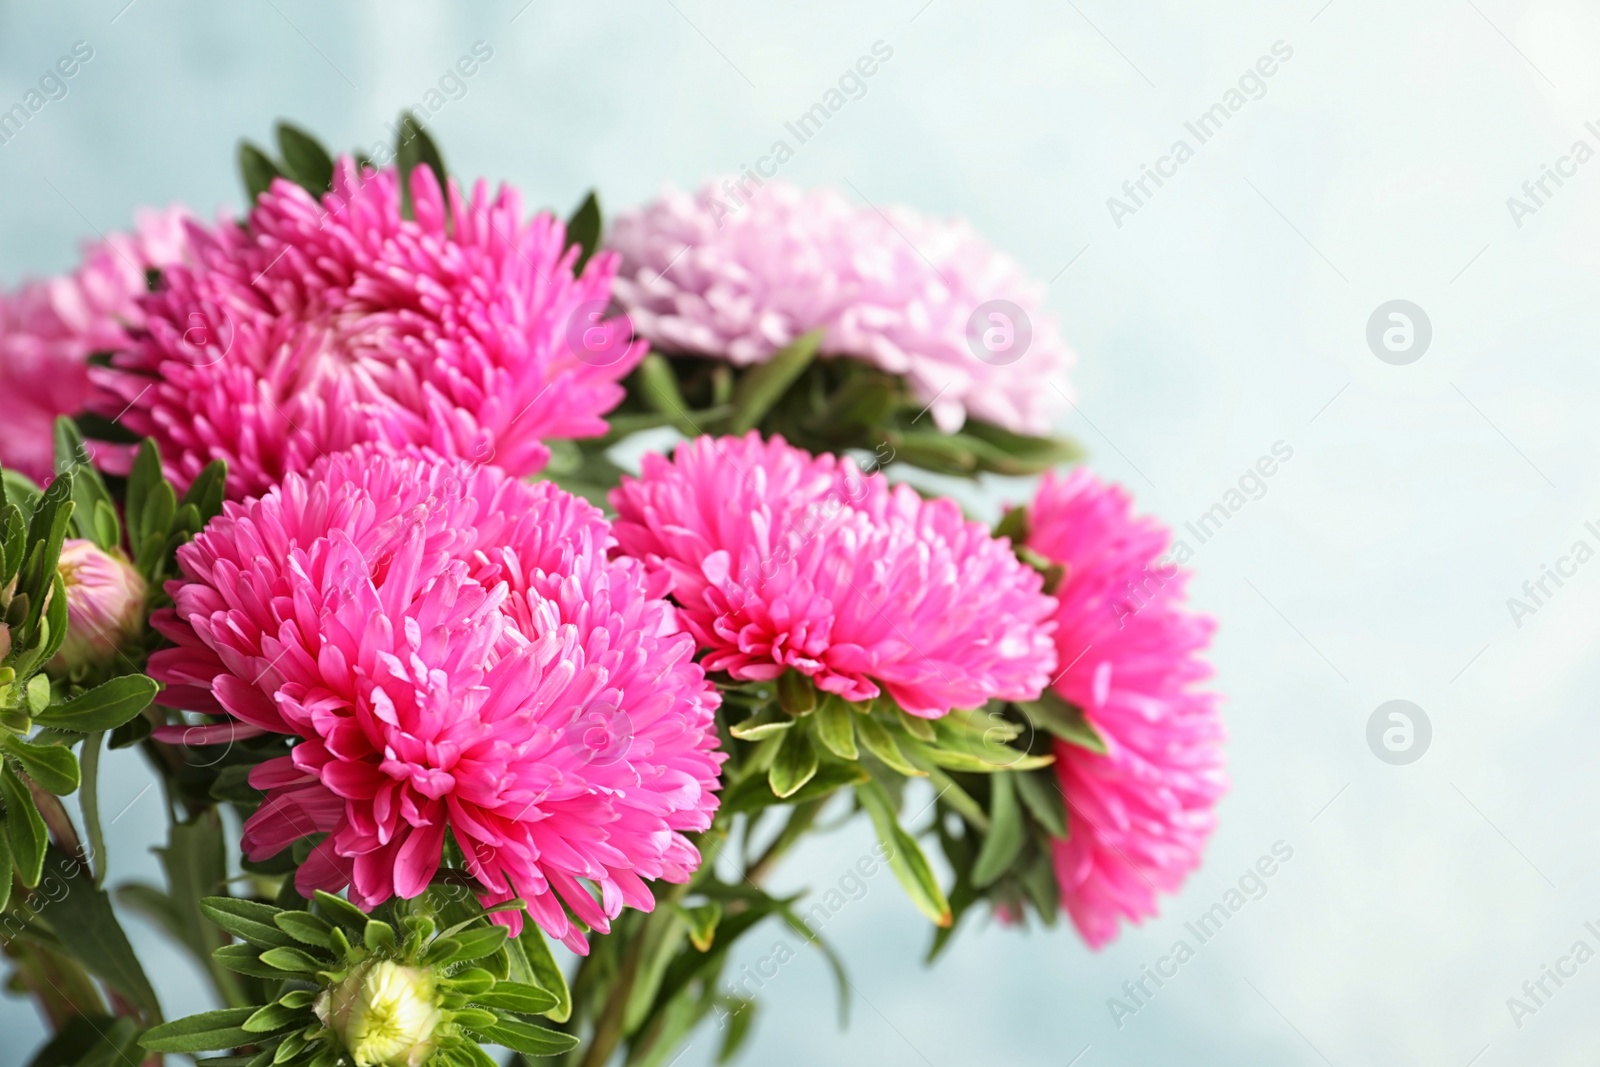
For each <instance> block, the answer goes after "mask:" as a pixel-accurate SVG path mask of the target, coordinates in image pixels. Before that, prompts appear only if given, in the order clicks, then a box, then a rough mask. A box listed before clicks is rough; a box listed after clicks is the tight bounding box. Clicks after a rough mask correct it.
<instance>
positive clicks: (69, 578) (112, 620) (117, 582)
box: [52, 537, 145, 670]
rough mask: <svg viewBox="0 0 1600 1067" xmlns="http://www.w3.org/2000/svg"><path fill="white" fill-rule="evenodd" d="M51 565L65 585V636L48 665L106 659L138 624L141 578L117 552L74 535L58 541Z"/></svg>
mask: <svg viewBox="0 0 1600 1067" xmlns="http://www.w3.org/2000/svg"><path fill="white" fill-rule="evenodd" d="M56 569H57V570H58V571H60V573H61V581H62V584H63V585H65V586H66V589H67V636H66V637H65V638H64V639H63V640H62V642H61V648H60V650H59V651H58V652H57V653H56V655H55V659H54V660H53V662H52V666H56V667H60V668H63V669H66V670H72V669H74V668H77V667H85V666H95V665H98V664H103V663H106V662H108V661H110V660H111V659H112V657H114V656H116V654H117V650H118V649H120V648H121V647H122V646H123V644H124V643H126V642H127V641H128V640H129V639H130V638H132V637H135V636H137V635H138V633H139V632H140V630H142V629H143V627H144V608H145V602H144V598H145V585H144V579H143V578H141V577H140V576H139V572H138V571H136V570H134V569H133V566H132V564H130V563H129V562H128V561H127V560H125V559H123V558H121V556H120V555H114V554H112V553H109V552H106V551H104V550H102V549H101V548H99V547H98V546H97V545H96V544H95V543H94V542H93V541H85V540H82V539H80V538H76V537H73V538H68V539H67V540H66V541H65V542H63V543H62V545H61V558H60V561H59V562H58V563H57V564H56Z"/></svg>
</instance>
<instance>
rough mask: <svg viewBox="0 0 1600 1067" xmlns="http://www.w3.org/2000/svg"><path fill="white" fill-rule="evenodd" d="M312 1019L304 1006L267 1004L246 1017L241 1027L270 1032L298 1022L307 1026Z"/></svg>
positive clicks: (260, 1032) (253, 1031)
mask: <svg viewBox="0 0 1600 1067" xmlns="http://www.w3.org/2000/svg"><path fill="white" fill-rule="evenodd" d="M312 1021H313V1019H312V1017H311V1013H310V1012H309V1011H307V1010H306V1009H304V1008H290V1007H287V1006H285V1005H283V1004H267V1005H265V1006H263V1007H262V1008H260V1009H259V1010H257V1011H256V1013H255V1014H254V1015H252V1016H250V1018H248V1019H246V1020H245V1021H244V1022H243V1023H242V1024H241V1028H242V1029H245V1030H248V1031H250V1032H251V1033H252V1034H270V1033H272V1032H273V1031H275V1030H282V1029H283V1028H284V1027H286V1026H288V1025H290V1024H291V1023H296V1022H298V1023H299V1024H300V1025H301V1026H305V1025H306V1024H307V1023H310V1022H312Z"/></svg>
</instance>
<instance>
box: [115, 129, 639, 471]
mask: <svg viewBox="0 0 1600 1067" xmlns="http://www.w3.org/2000/svg"><path fill="white" fill-rule="evenodd" d="M410 184H411V193H412V200H413V210H412V215H413V217H412V218H406V217H404V216H403V214H402V204H401V195H400V193H401V190H400V176H399V172H398V171H397V170H396V169H394V168H390V169H387V170H382V171H373V170H371V169H365V170H358V169H357V167H356V165H355V164H354V163H353V162H352V161H351V160H349V159H343V160H341V161H340V162H339V164H338V167H337V169H336V171H335V175H334V187H333V190H332V192H330V193H328V194H327V195H325V196H323V197H321V198H320V199H318V198H316V197H313V196H312V195H311V194H309V193H307V192H306V191H305V190H304V189H302V188H301V187H300V186H298V185H295V184H294V183H292V182H289V181H284V180H279V181H276V182H274V183H273V186H272V188H271V189H270V190H269V191H268V192H266V193H264V194H263V195H262V196H261V197H260V198H259V199H258V200H257V201H256V204H255V207H254V208H253V209H252V210H251V212H250V215H249V217H248V219H247V220H246V222H245V223H244V224H243V225H232V224H230V225H225V226H222V227H219V228H218V230H217V232H216V233H214V234H210V235H205V236H203V237H201V238H198V239H197V241H196V244H197V250H198V259H199V265H198V266H197V267H196V268H195V269H193V270H175V271H172V272H171V273H170V275H169V276H168V277H167V278H166V284H165V285H164V287H163V289H162V291H160V292H158V293H155V294H152V295H151V296H150V297H149V298H148V299H147V301H146V314H147V316H148V318H149V322H148V330H149V332H148V335H147V336H145V337H143V338H141V339H140V341H139V343H138V344H137V345H136V346H135V347H133V348H132V349H131V350H130V351H128V352H126V353H124V354H122V355H120V356H118V357H117V359H116V361H115V369H113V370H108V371H104V372H101V379H102V381H103V382H104V383H105V384H106V385H107V386H108V387H109V389H110V390H111V391H112V392H113V393H114V394H115V396H116V398H117V399H116V401H115V403H117V404H119V405H128V406H129V410H128V411H127V413H126V415H124V416H123V422H124V423H126V424H127V425H128V426H129V427H130V428H131V429H133V430H135V431H136V432H138V433H141V434H147V435H150V436H152V437H154V438H155V439H156V441H157V442H158V443H159V444H160V445H161V448H162V456H163V458H164V460H165V462H166V464H167V474H168V476H169V477H171V478H172V479H173V480H174V481H175V482H177V483H178V484H179V485H180V486H182V485H187V484H188V482H189V481H190V480H192V479H193V478H194V476H195V475H196V474H197V473H198V472H199V471H200V469H201V468H202V467H203V466H204V465H205V464H206V463H207V462H209V461H211V460H213V459H224V460H226V461H227V463H228V490H229V495H230V497H232V498H235V499H242V498H243V497H244V496H246V495H249V494H254V493H260V492H263V491H264V490H266V489H267V488H269V487H270V486H272V485H275V484H276V483H277V482H278V481H279V479H281V478H282V477H283V476H284V475H285V474H287V473H289V472H291V471H304V470H305V469H306V468H308V467H309V466H310V465H311V463H312V461H314V460H315V459H317V457H318V456H321V455H324V454H328V453H332V452H336V451H339V450H341V449H344V448H348V447H349V446H351V445H353V444H356V443H358V442H361V441H374V440H376V441H385V442H388V443H392V444H418V445H425V446H428V447H430V448H432V449H434V450H435V451H437V452H439V453H441V454H443V455H449V456H459V457H463V458H467V459H472V460H475V461H480V462H493V463H495V464H496V465H498V466H500V467H503V468H505V469H506V470H507V471H508V472H510V473H512V474H516V475H522V474H529V473H532V472H534V471H537V470H539V469H540V468H542V467H543V465H544V463H545V461H546V459H547V458H548V455H549V453H548V450H547V449H546V447H545V445H544V444H543V442H544V441H546V440H549V439H552V438H575V437H588V436H595V435H598V434H601V433H604V432H605V429H606V424H605V421H604V420H603V418H602V417H601V416H602V415H603V414H604V413H605V412H606V411H608V410H610V409H611V408H612V407H613V406H615V405H616V403H617V402H618V401H619V400H620V399H621V398H622V395H623V391H622V387H621V386H620V385H619V384H618V382H619V380H620V379H621V378H622V377H623V376H625V375H626V374H627V373H628V371H629V370H631V369H632V368H633V366H634V364H635V363H637V362H638V360H639V359H640V358H641V357H642V355H643V353H644V346H643V345H642V344H640V343H635V342H633V341H632V339H631V334H630V332H629V328H628V324H627V322H626V321H625V320H622V319H610V320H603V319H602V318H601V316H602V314H603V313H604V311H605V309H606V308H607V306H608V305H609V303H610V298H611V278H612V274H613V273H614V271H615V269H616V257H615V256H612V255H604V254H602V255H596V256H594V257H593V258H592V259H591V260H590V261H589V263H588V264H587V266H586V267H585V269H584V271H583V273H582V274H581V275H578V276H576V277H575V276H574V274H573V266H574V263H575V262H576V259H577V256H578V254H579V250H578V248H577V247H576V246H574V247H573V248H570V249H568V248H566V235H565V229H564V227H563V226H562V224H561V222H560V221H559V220H557V219H556V218H555V217H554V216H552V215H549V214H540V215H535V216H534V217H532V218H531V219H525V218H524V217H523V212H522V201H521V198H520V196H519V195H518V194H517V192H516V191H515V190H513V189H511V188H509V187H501V188H500V189H499V190H498V191H496V192H493V193H491V192H490V190H489V187H488V184H487V183H485V182H481V181H480V182H479V183H478V184H477V185H476V186H474V187H473V189H472V191H471V194H470V195H468V194H467V193H465V192H463V190H462V189H461V188H460V187H459V186H458V185H457V184H456V183H455V182H453V181H452V182H450V183H449V186H448V189H446V190H441V189H440V188H439V184H438V182H437V181H436V180H435V178H434V174H433V171H432V170H430V169H429V168H427V167H418V168H416V170H414V171H413V172H412V174H411V179H410ZM111 403H112V402H111V401H107V405H106V406H107V407H109V406H110V405H111ZM122 462H126V457H124V458H123V460H122Z"/></svg>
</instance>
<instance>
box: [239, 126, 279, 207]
mask: <svg viewBox="0 0 1600 1067" xmlns="http://www.w3.org/2000/svg"><path fill="white" fill-rule="evenodd" d="M281 177H283V172H282V171H280V170H279V169H278V165H277V164H276V163H274V162H272V160H271V159H270V158H268V156H267V154H266V153H265V152H263V151H261V149H259V148H257V147H256V146H255V145H253V144H251V143H250V142H249V141H240V142H239V180H240V181H242V182H244V192H245V198H246V199H247V200H248V201H249V207H254V206H255V203H256V199H257V198H258V197H260V196H261V194H262V193H264V192H266V191H267V190H268V189H270V188H272V180H273V179H274V178H281Z"/></svg>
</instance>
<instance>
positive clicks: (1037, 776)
mask: <svg viewBox="0 0 1600 1067" xmlns="http://www.w3.org/2000/svg"><path fill="white" fill-rule="evenodd" d="M1016 778H1017V796H1018V798H1019V799H1021V801H1022V806H1023V807H1025V808H1027V809H1028V814H1030V815H1032V816H1033V817H1034V820H1035V821H1036V822H1038V824H1039V825H1040V826H1042V827H1044V829H1045V832H1046V833H1048V834H1049V835H1050V836H1051V837H1066V836H1067V804H1066V797H1064V796H1063V795H1062V793H1061V787H1060V786H1058V785H1057V784H1056V779H1055V772H1054V771H1049V770H1045V771H1025V772H1022V773H1020V774H1018V775H1017V776H1016Z"/></svg>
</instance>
